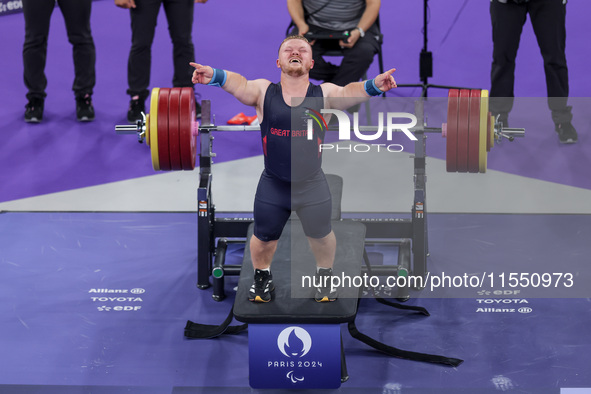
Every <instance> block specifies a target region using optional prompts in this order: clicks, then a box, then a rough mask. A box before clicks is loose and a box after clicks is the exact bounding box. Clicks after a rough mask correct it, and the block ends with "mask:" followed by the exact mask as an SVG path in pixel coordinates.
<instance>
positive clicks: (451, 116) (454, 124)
mask: <svg viewBox="0 0 591 394" xmlns="http://www.w3.org/2000/svg"><path fill="white" fill-rule="evenodd" d="M459 95H460V91H459V90H458V89H450V90H449V92H448V93H447V136H446V141H445V165H446V169H447V172H456V171H457V151H458V100H459Z"/></svg>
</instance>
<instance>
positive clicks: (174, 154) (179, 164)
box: [115, 87, 525, 173]
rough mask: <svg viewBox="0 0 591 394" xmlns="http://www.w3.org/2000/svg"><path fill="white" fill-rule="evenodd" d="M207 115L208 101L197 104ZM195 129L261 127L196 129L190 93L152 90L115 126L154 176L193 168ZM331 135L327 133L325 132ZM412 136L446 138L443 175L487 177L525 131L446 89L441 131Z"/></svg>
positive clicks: (484, 95)
mask: <svg viewBox="0 0 591 394" xmlns="http://www.w3.org/2000/svg"><path fill="white" fill-rule="evenodd" d="M202 107H203V112H204V113H205V112H207V113H209V102H208V101H206V100H204V101H203V102H202ZM200 127H203V128H207V130H209V131H256V130H260V126H225V125H224V126H215V125H210V124H207V125H200V124H199V122H198V121H197V119H196V110H195V95H194V91H193V88H190V87H187V88H153V89H152V92H151V96H150V113H149V114H147V115H144V114H142V119H141V120H138V121H137V122H136V124H135V125H117V126H115V131H116V132H117V133H118V134H137V136H138V141H139V142H143V141H146V144H147V145H148V146H149V147H150V152H151V156H152V166H153V168H154V170H156V171H178V170H188V171H191V170H193V169H195V162H196V157H197V141H196V137H197V136H198V135H199V129H200ZM329 130H330V129H329ZM359 130H360V131H377V126H360V127H359ZM409 130H410V131H411V132H423V133H424V132H430V133H441V134H442V135H443V137H444V138H446V169H447V171H448V172H461V173H466V172H470V173H477V172H481V173H483V172H486V167H487V154H488V152H489V151H490V150H491V149H492V148H493V147H494V145H495V142H497V141H499V140H500V139H501V138H507V139H509V140H510V141H513V139H514V137H523V136H524V135H525V129H521V128H505V127H503V124H502V123H500V122H499V121H498V119H495V118H494V117H493V115H492V114H491V113H490V112H489V108H488V91H487V90H480V89H450V90H449V92H448V100H447V122H445V123H443V124H442V126H441V127H440V128H436V127H425V126H418V127H415V128H411V129H409Z"/></svg>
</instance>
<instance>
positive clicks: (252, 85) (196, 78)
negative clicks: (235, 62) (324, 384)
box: [190, 63, 271, 112]
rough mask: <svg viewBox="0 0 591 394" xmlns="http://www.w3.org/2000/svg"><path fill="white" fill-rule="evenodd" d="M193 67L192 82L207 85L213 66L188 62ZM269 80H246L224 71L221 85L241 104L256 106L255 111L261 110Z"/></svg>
mask: <svg viewBox="0 0 591 394" xmlns="http://www.w3.org/2000/svg"><path fill="white" fill-rule="evenodd" d="M190 64H191V66H193V67H195V71H193V78H192V82H193V83H200V84H203V85H207V84H208V83H209V82H211V79H212V78H213V68H212V67H210V66H204V65H201V64H197V63H190ZM270 83H271V82H270V81H268V80H266V79H255V80H247V79H246V78H245V77H243V76H242V75H240V74H238V73H235V72H232V71H226V82H225V83H224V85H223V86H222V89H224V90H225V91H226V92H228V93H230V94H231V95H233V96H234V97H236V98H237V99H238V101H240V102H241V103H242V104H245V105H250V106H253V107H256V108H257V112H258V111H259V108H260V110H261V111H262V106H263V98H264V96H265V91H266V89H267V87H268V86H269V84H270Z"/></svg>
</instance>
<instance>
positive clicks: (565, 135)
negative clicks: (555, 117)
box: [556, 122, 579, 144]
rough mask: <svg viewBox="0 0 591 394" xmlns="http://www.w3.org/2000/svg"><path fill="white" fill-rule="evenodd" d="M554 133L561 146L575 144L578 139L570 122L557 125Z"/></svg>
mask: <svg viewBox="0 0 591 394" xmlns="http://www.w3.org/2000/svg"><path fill="white" fill-rule="evenodd" d="M556 132H557V133H558V139H559V140H560V143H561V144H575V143H576V142H577V141H578V139H579V137H578V135H577V131H576V130H575V128H574V127H573V125H572V124H571V123H570V122H564V123H559V124H557V125H556Z"/></svg>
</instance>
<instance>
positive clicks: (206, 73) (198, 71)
mask: <svg viewBox="0 0 591 394" xmlns="http://www.w3.org/2000/svg"><path fill="white" fill-rule="evenodd" d="M189 64H190V65H191V66H193V67H195V71H193V78H192V79H191V81H192V82H193V83H200V84H202V85H207V84H208V83H209V82H211V78H213V68H211V67H210V66H203V65H201V64H197V63H193V62H191V63H189Z"/></svg>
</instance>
